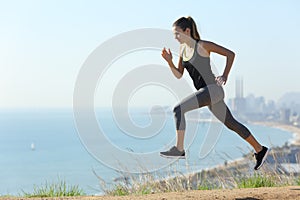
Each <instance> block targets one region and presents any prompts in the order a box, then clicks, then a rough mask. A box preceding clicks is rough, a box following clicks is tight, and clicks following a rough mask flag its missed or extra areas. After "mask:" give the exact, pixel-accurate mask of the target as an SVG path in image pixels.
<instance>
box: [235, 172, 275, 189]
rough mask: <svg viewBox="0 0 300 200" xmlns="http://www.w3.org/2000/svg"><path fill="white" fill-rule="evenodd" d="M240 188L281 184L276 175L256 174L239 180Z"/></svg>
mask: <svg viewBox="0 0 300 200" xmlns="http://www.w3.org/2000/svg"><path fill="white" fill-rule="evenodd" d="M237 186H238V188H258V187H274V186H279V185H278V183H276V181H275V177H274V176H268V175H265V176H263V175H259V174H254V175H253V176H250V177H243V178H241V180H238V181H237Z"/></svg>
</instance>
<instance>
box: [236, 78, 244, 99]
mask: <svg viewBox="0 0 300 200" xmlns="http://www.w3.org/2000/svg"><path fill="white" fill-rule="evenodd" d="M235 98H244V82H243V77H238V78H236V80H235Z"/></svg>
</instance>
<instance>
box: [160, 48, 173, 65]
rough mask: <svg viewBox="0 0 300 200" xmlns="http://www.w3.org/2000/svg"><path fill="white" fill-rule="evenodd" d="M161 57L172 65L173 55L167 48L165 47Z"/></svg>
mask: <svg viewBox="0 0 300 200" xmlns="http://www.w3.org/2000/svg"><path fill="white" fill-rule="evenodd" d="M161 56H162V57H163V58H164V59H165V60H166V61H167V62H168V63H170V62H171V61H172V59H173V56H172V53H171V51H170V49H168V51H167V50H166V48H165V47H164V48H163V50H162V52H161Z"/></svg>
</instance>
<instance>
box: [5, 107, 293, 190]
mask: <svg viewBox="0 0 300 200" xmlns="http://www.w3.org/2000/svg"><path fill="white" fill-rule="evenodd" d="M161 111H162V110H159V109H158V110H149V109H148V108H134V109H127V110H125V112H120V113H118V111H116V110H113V109H111V108H97V109H95V110H94V116H93V117H94V118H95V119H96V122H97V123H98V128H99V130H98V131H95V132H93V131H92V130H90V129H86V130H84V129H81V128H79V127H78V126H79V125H78V123H83V124H86V125H87V126H90V124H91V121H90V120H89V118H87V120H86V121H84V120H82V119H80V120H81V121H80V120H79V121H78V113H77V115H75V114H74V110H73V109H71V108H70V109H61V108H59V109H7V110H1V111H0V113H1V115H0V136H1V137H0V195H22V194H23V192H29V193H30V192H32V191H33V190H34V188H35V187H39V186H41V185H45V184H46V183H48V184H49V183H55V182H59V181H62V180H63V181H65V182H66V183H67V184H68V185H70V186H78V187H79V188H82V189H83V191H84V192H85V193H86V194H89V195H97V194H100V195H101V194H103V192H104V191H103V185H106V187H107V186H108V187H109V185H111V186H113V185H114V184H115V183H116V182H117V181H118V180H122V178H123V176H124V174H127V175H128V174H131V173H132V174H138V173H139V172H140V173H145V171H147V172H151V173H155V172H156V171H160V173H161V174H166V175H172V172H173V171H176V172H177V173H178V172H180V173H183V174H184V173H191V172H195V171H200V170H203V169H208V168H212V167H214V166H217V165H221V164H224V163H225V162H228V161H231V160H236V159H239V158H241V157H242V156H243V155H245V154H247V153H249V152H253V149H252V148H251V146H250V145H248V144H247V143H246V142H245V141H244V140H243V139H242V138H240V137H239V136H238V135H237V134H236V133H234V132H232V131H230V130H228V129H227V128H226V127H224V126H223V125H221V124H220V123H219V122H217V121H216V120H215V119H214V118H213V117H211V118H207V114H205V116H206V117H205V119H204V118H202V117H201V116H202V113H201V112H198V113H192V114H190V115H187V130H186V140H185V148H186V154H187V158H186V159H180V160H174V159H173V160H174V161H173V160H172V161H170V159H166V158H162V157H160V156H159V152H160V151H163V150H167V149H168V148H170V147H172V145H174V144H175V141H176V140H175V123H174V118H173V115H172V112H170V110H167V109H163V111H165V112H161ZM203 112H204V111H203ZM124 113H125V114H124ZM79 114H80V113H79ZM198 114H199V115H198ZM128 124H129V125H128ZM153 124H154V125H153ZM245 125H246V126H247V127H248V128H249V129H250V130H251V132H252V133H253V135H254V136H255V137H256V138H257V140H258V141H259V142H260V143H262V144H264V145H266V146H269V147H271V148H272V147H277V146H283V145H284V144H287V143H289V142H291V140H292V139H293V134H292V133H290V132H287V131H284V130H281V129H276V128H271V127H266V126H259V125H253V124H247V123H245ZM91 126H92V125H91ZM100 135H101V137H99V136H100ZM87 136H88V137H87ZM87 138H95V139H92V140H87ZM99 138H100V139H99ZM101 138H102V139H101ZM91 141H92V142H91ZM96 147H97V148H96ZM137 163H138V164H137ZM253 164H254V160H253ZM137 165H138V166H137ZM139 169H140V171H139Z"/></svg>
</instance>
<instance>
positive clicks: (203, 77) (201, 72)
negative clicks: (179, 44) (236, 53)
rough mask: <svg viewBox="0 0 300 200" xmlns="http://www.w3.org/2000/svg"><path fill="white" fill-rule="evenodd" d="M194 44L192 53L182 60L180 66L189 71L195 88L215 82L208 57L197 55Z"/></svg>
mask: <svg viewBox="0 0 300 200" xmlns="http://www.w3.org/2000/svg"><path fill="white" fill-rule="evenodd" d="M197 44H198V42H197V43H196V45H195V49H194V54H193V56H192V58H191V59H190V60H188V61H182V66H183V67H184V68H185V69H186V70H187V71H188V72H189V74H190V76H191V78H192V80H193V82H194V86H195V88H196V89H197V90H199V89H200V88H203V87H205V86H207V85H210V84H216V81H215V75H214V74H213V73H212V70H211V66H210V58H209V57H203V56H201V55H199V53H198V51H197Z"/></svg>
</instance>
